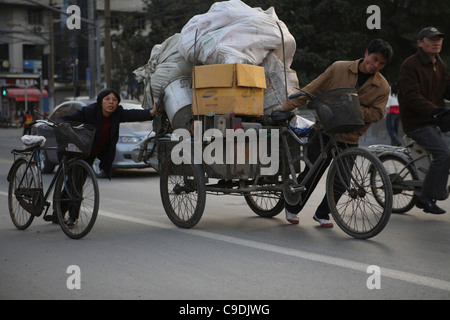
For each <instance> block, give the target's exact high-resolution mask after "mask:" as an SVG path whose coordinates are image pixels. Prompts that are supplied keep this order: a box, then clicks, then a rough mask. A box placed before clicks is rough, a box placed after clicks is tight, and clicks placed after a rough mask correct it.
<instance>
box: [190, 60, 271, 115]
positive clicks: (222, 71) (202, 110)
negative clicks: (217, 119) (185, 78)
mask: <svg viewBox="0 0 450 320" xmlns="http://www.w3.org/2000/svg"><path fill="white" fill-rule="evenodd" d="M192 83H193V85H192V86H193V89H194V92H193V93H194V94H193V99H192V100H193V101H192V112H193V114H194V115H197V114H200V115H206V114H208V113H210V112H215V113H217V114H226V113H227V112H230V111H231V112H234V113H235V114H241V115H255V116H259V115H263V114H264V89H265V88H266V77H265V74H264V68H263V67H259V66H253V65H248V64H215V65H205V66H196V67H195V70H194V73H193V81H192Z"/></svg>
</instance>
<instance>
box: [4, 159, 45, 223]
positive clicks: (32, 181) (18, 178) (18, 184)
mask: <svg viewBox="0 0 450 320" xmlns="http://www.w3.org/2000/svg"><path fill="white" fill-rule="evenodd" d="M27 165H28V161H27V160H25V159H24V158H20V159H18V160H16V161H15V162H14V163H13V165H12V167H11V170H10V172H9V174H8V181H9V188H8V207H9V215H10V216H11V220H12V222H13V224H14V226H16V228H17V229H19V230H25V229H27V228H28V227H29V226H30V225H31V223H32V222H33V219H34V214H32V213H31V212H29V211H33V202H34V201H33V198H34V196H33V195H34V194H36V193H35V191H36V190H38V186H39V181H38V179H37V171H36V170H37V169H36V168H35V167H29V169H28V170H27ZM25 207H29V210H28V211H27V210H26V209H25Z"/></svg>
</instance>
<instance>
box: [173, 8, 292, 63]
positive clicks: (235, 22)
mask: <svg viewBox="0 0 450 320" xmlns="http://www.w3.org/2000/svg"><path fill="white" fill-rule="evenodd" d="M277 22H278V24H279V25H278V24H277ZM280 27H281V30H282V32H283V36H284V45H285V52H286V66H288V67H289V66H290V65H291V63H292V59H293V56H294V53H295V49H296V44H295V39H294V37H293V36H292V35H291V34H290V33H289V30H288V28H287V27H286V25H285V24H284V23H283V22H282V21H280V20H279V19H278V17H277V15H276V13H275V10H274V8H270V9H268V10H267V11H263V10H262V9H261V8H251V7H249V6H248V5H246V4H245V3H243V2H242V1H240V0H231V1H223V2H216V3H215V4H213V5H212V6H211V8H210V10H209V11H208V12H207V13H205V14H201V15H196V16H194V17H193V18H192V19H191V20H189V22H188V23H187V24H186V25H185V26H184V28H183V29H182V31H181V37H180V41H179V45H178V50H179V52H180V53H181V55H182V56H183V57H184V58H185V60H187V61H189V62H192V63H194V64H198V63H201V64H226V63H247V64H253V65H260V64H261V63H262V62H263V60H264V59H265V57H266V56H267V54H268V53H269V52H271V51H275V53H276V55H277V56H278V57H279V58H283V54H282V48H283V47H282V33H281V31H280Z"/></svg>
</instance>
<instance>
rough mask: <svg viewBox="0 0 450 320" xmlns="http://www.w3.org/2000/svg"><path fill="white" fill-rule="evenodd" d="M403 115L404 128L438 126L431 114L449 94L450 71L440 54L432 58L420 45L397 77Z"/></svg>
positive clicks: (401, 114) (405, 129) (411, 129)
mask: <svg viewBox="0 0 450 320" xmlns="http://www.w3.org/2000/svg"><path fill="white" fill-rule="evenodd" d="M398 86H399V93H398V100H399V103H400V119H401V122H402V126H403V130H404V131H405V132H409V131H413V130H415V129H417V128H420V127H424V126H436V125H437V121H436V120H435V119H434V118H433V117H432V115H433V113H434V112H436V110H437V108H442V107H445V103H444V98H447V99H449V98H450V75H449V73H448V72H447V69H446V66H445V64H444V62H443V61H442V60H441V58H440V57H439V56H438V57H437V59H436V63H435V64H434V65H433V63H432V61H431V59H430V58H429V57H428V56H427V55H426V54H425V53H424V52H423V51H422V49H420V48H419V50H418V52H417V53H416V54H414V55H412V56H410V57H409V58H407V59H406V60H405V61H404V62H403V64H402V66H401V68H400V74H399V78H398Z"/></svg>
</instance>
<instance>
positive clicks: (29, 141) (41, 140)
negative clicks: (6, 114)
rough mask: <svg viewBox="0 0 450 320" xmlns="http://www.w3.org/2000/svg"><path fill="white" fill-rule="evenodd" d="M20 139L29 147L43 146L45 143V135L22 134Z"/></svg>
mask: <svg viewBox="0 0 450 320" xmlns="http://www.w3.org/2000/svg"><path fill="white" fill-rule="evenodd" d="M20 140H22V143H23V145H24V146H25V147H27V148H30V147H34V146H36V145H39V146H41V147H43V146H44V145H45V141H46V139H45V137H44V136H32V135H24V136H23V137H22V138H21V139H20Z"/></svg>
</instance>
